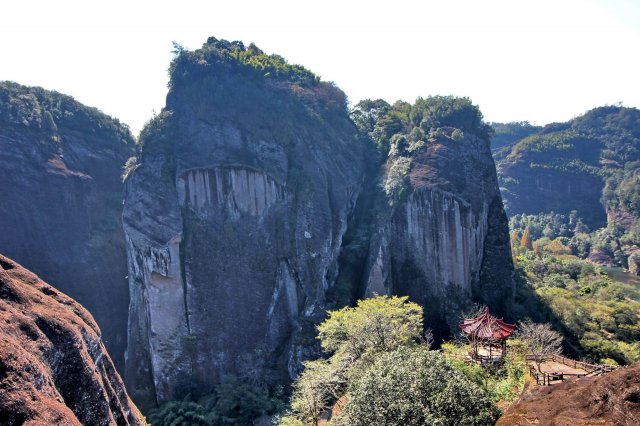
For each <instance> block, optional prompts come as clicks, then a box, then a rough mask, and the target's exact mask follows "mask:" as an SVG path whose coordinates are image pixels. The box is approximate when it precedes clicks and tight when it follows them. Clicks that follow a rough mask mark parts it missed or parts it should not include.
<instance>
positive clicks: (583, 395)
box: [496, 363, 640, 426]
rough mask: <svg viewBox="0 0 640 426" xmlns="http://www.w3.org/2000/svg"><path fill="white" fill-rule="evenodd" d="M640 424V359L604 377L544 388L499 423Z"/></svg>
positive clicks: (560, 425)
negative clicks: (639, 361) (638, 361)
mask: <svg viewBox="0 0 640 426" xmlns="http://www.w3.org/2000/svg"><path fill="white" fill-rule="evenodd" d="M532 424H535V425H538V426H545V425H549V426H551V425H553V426H564V425H567V426H568V425H571V426H584V425H616V426H618V425H620V426H622V425H629V426H631V425H633V426H636V425H640V363H636V364H634V365H633V366H631V367H629V368H624V369H620V370H618V371H614V372H613V373H609V374H605V375H604V376H600V377H593V378H587V379H581V380H578V381H571V382H565V383H562V384H560V385H554V386H549V387H544V388H541V389H540V390H539V391H536V392H534V393H532V394H531V395H529V396H527V397H525V399H524V400H523V401H521V402H519V403H517V404H515V405H513V406H511V407H510V408H509V409H508V410H507V411H506V412H505V413H504V415H503V416H502V417H501V418H500V419H499V420H498V423H497V424H496V425H497V426H507V425H508V426H512V425H514V426H517V425H532Z"/></svg>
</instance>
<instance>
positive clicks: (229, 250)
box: [123, 38, 363, 405]
mask: <svg viewBox="0 0 640 426" xmlns="http://www.w3.org/2000/svg"><path fill="white" fill-rule="evenodd" d="M243 58H244V59H243ZM252 58H253V59H252ZM254 60H255V63H254V62H253V61H254ZM259 61H263V62H262V63H263V64H264V63H267V69H263V68H260V67H255V64H257V63H258V62H259ZM269 64H270V65H269ZM269 66H272V68H269ZM345 105H346V103H345V98H344V94H342V92H340V91H339V90H338V89H336V88H335V87H334V86H333V85H331V84H327V83H323V82H320V81H319V80H318V79H317V77H315V76H314V75H313V74H311V73H310V72H308V71H307V70H304V69H303V68H302V67H297V66H291V65H288V64H286V63H285V62H284V61H283V60H282V58H280V57H277V56H267V55H264V54H263V53H262V52H260V51H259V50H258V49H257V48H255V46H251V47H249V48H245V47H244V46H242V45H241V44H240V43H238V42H234V43H228V42H226V41H218V40H216V39H213V38H211V39H210V40H209V41H208V42H207V43H206V44H205V45H204V46H203V47H202V49H200V50H197V51H194V52H187V51H183V52H181V53H180V54H179V55H178V56H177V57H176V59H175V60H174V63H173V65H172V77H171V90H170V92H169V95H168V97H167V105H166V108H165V109H164V110H163V112H162V113H161V114H160V115H159V116H158V117H157V118H156V119H155V120H154V121H153V122H152V123H151V124H150V125H149V126H148V127H147V128H146V129H145V130H143V132H142V137H141V141H140V142H141V144H142V151H141V155H140V158H139V159H138V165H137V166H136V169H135V171H133V172H132V173H131V174H130V176H129V178H128V179H127V184H126V200H125V209H124V216H123V219H124V228H125V232H126V240H127V249H128V256H129V282H130V294H131V310H130V328H129V347H128V352H127V373H126V374H127V380H128V384H129V385H130V386H131V389H132V392H133V393H134V394H133V396H134V399H136V401H141V403H143V404H145V405H146V404H149V405H151V404H154V403H155V402H156V401H165V400H167V399H170V398H172V397H174V396H175V391H176V388H177V387H178V386H179V385H180V383H181V382H183V381H190V382H197V383H204V384H206V385H208V386H210V385H211V384H213V383H214V382H215V381H216V380H217V379H218V378H219V377H220V376H221V374H224V373H231V372H236V373H238V372H241V370H242V369H243V363H242V362H243V360H244V361H245V362H246V358H247V357H251V356H260V357H261V358H264V359H266V360H267V361H268V363H272V364H275V363H277V364H278V365H280V367H281V369H282V370H284V369H286V368H288V369H289V370H291V372H292V374H295V369H297V368H298V367H299V363H300V357H301V356H304V350H303V348H302V347H300V346H299V345H298V344H297V342H298V341H299V340H300V338H299V337H296V336H300V334H301V333H302V332H303V331H302V330H301V327H302V324H303V323H305V319H308V318H312V317H317V316H322V315H323V312H324V306H325V295H326V292H327V290H328V289H329V288H330V287H331V286H332V285H333V283H334V277H335V275H336V273H337V257H338V253H339V250H340V244H341V241H342V235H343V234H344V232H345V229H346V226H347V217H348V215H349V213H350V212H351V211H352V209H353V206H354V203H355V200H356V198H357V196H358V192H359V189H360V186H361V182H362V178H363V173H362V169H363V168H362V161H363V159H362V148H361V143H360V142H359V141H358V140H357V138H356V134H357V131H356V128H355V126H354V125H353V124H352V123H351V122H350V120H349V117H348V113H347V110H346V107H345ZM205 387H206V386H205Z"/></svg>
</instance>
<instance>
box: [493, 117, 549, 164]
mask: <svg viewBox="0 0 640 426" xmlns="http://www.w3.org/2000/svg"><path fill="white" fill-rule="evenodd" d="M489 125H490V126H491V128H492V129H493V137H492V138H491V151H492V152H493V153H494V157H495V154H496V153H498V152H508V147H510V146H511V145H513V144H514V143H516V142H518V141H519V140H520V139H524V138H526V137H527V136H529V135H532V134H534V133H536V132H539V131H540V130H541V129H542V126H535V125H533V124H531V123H529V122H528V121H512V122H511V123H489ZM505 148H507V149H505Z"/></svg>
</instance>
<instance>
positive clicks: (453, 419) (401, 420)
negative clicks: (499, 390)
mask: <svg viewBox="0 0 640 426" xmlns="http://www.w3.org/2000/svg"><path fill="white" fill-rule="evenodd" d="M343 410H344V411H343V412H342V414H341V417H342V419H341V420H340V421H341V422H342V423H343V424H347V425H353V426H359V425H362V426H365V425H366V426H369V425H389V426H393V425H416V426H418V425H426V424H438V425H493V424H494V423H495V421H496V420H497V418H498V415H499V412H498V410H497V408H496V407H495V406H494V405H493V404H492V403H491V402H490V401H489V399H488V398H487V395H486V393H485V392H484V391H482V390H481V389H480V388H479V387H478V386H477V385H476V384H474V383H472V382H471V381H470V380H468V379H467V378H466V377H465V376H464V375H463V374H461V373H459V372H457V371H455V370H454V369H453V368H452V367H451V365H450V364H449V362H448V361H447V360H446V359H445V358H444V356H443V355H441V354H439V353H437V352H433V351H428V350H427V349H426V348H425V347H420V346H416V347H401V348H398V349H397V350H396V351H394V352H389V353H385V354H382V355H381V356H380V357H379V358H378V359H377V360H376V362H375V363H374V364H373V365H372V366H371V367H370V368H368V369H367V370H366V371H365V372H364V373H363V374H362V375H361V376H360V377H358V378H357V379H356V380H355V381H354V382H353V383H352V384H351V385H350V386H349V392H348V401H347V403H346V404H345V405H344V406H343Z"/></svg>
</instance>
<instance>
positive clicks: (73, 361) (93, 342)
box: [0, 255, 146, 426]
mask: <svg viewBox="0 0 640 426" xmlns="http://www.w3.org/2000/svg"><path fill="white" fill-rule="evenodd" d="M105 303H108V301H105ZM0 424H2V425H22V424H31V425H39V424H47V425H65V426H68V425H96V426H98V425H144V424H146V423H145V421H144V418H143V417H142V415H141V414H140V412H139V411H138V409H137V408H136V407H135V405H134V404H133V403H132V402H131V400H130V399H129V396H128V395H127V392H126V390H125V387H124V384H123V382H122V380H121V379H120V376H119V375H118V373H117V372H116V370H115V368H114V366H113V363H112V361H111V358H110V357H109V355H108V353H107V351H106V349H105V348H104V345H103V344H102V341H101V340H100V329H99V328H98V326H97V324H96V323H95V321H94V320H93V317H92V316H91V314H89V312H88V311H87V310H86V309H84V308H83V307H82V306H81V305H80V304H79V303H77V302H76V301H74V300H73V299H71V298H70V297H68V296H66V295H65V294H63V293H60V292H59V291H57V290H56V289H54V288H53V287H51V286H50V285H48V284H46V283H45V282H43V281H42V280H40V278H38V276H36V275H35V274H33V273H32V272H30V271H28V270H26V269H25V268H23V267H22V266H20V265H18V264H17V263H15V262H13V261H12V260H10V259H8V258H6V257H4V256H2V255H0Z"/></svg>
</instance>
